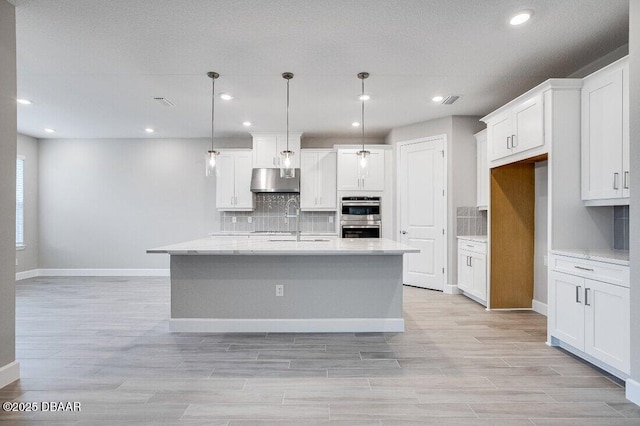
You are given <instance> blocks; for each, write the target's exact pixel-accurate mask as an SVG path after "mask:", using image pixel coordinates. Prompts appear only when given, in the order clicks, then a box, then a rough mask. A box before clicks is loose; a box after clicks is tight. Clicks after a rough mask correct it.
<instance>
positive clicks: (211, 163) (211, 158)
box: [205, 71, 220, 176]
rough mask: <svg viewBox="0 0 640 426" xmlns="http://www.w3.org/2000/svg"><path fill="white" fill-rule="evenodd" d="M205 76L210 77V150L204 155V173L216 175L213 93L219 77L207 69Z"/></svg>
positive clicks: (216, 153) (218, 152) (217, 152)
mask: <svg viewBox="0 0 640 426" xmlns="http://www.w3.org/2000/svg"><path fill="white" fill-rule="evenodd" d="M207 76H208V77H209V78H211V150H209V151H207V155H206V157H205V161H206V163H205V166H206V175H207V176H216V157H217V156H218V155H219V154H220V151H216V150H215V149H213V130H214V117H215V115H214V112H215V98H216V96H215V93H216V79H217V78H218V77H220V74H218V73H217V72H214V71H209V72H208V73H207Z"/></svg>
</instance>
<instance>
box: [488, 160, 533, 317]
mask: <svg viewBox="0 0 640 426" xmlns="http://www.w3.org/2000/svg"><path fill="white" fill-rule="evenodd" d="M490 205H491V208H490V212H491V284H490V285H491V293H490V307H491V309H514V308H531V302H532V299H533V259H534V238H535V232H534V231H535V229H534V226H535V169H534V164H533V162H528V163H515V164H509V165H506V166H502V167H497V168H494V169H491V200H490Z"/></svg>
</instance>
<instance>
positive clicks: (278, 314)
mask: <svg viewBox="0 0 640 426" xmlns="http://www.w3.org/2000/svg"><path fill="white" fill-rule="evenodd" d="M415 252H417V250H416V249H414V248H412V247H409V246H406V245H403V244H400V243H397V242H395V241H391V240H387V239H342V238H315V237H305V238H303V240H302V241H296V240H295V238H292V237H290V238H282V237H280V238H277V237H276V238H273V239H271V240H268V239H254V238H247V237H246V236H245V237H238V238H216V237H209V238H203V239H199V240H194V241H189V242H184V243H179V244H174V245H170V246H165V247H158V248H154V249H150V250H147V253H167V254H169V255H170V256H171V262H170V263H171V319H170V322H169V329H170V331H176V332H398V331H404V320H403V317H402V255H403V254H404V253H415Z"/></svg>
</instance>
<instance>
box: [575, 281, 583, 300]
mask: <svg viewBox="0 0 640 426" xmlns="http://www.w3.org/2000/svg"><path fill="white" fill-rule="evenodd" d="M581 288H582V286H580V285H579V286H577V287H576V303H582V302H581V301H580V289H581Z"/></svg>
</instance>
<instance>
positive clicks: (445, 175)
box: [393, 133, 457, 294]
mask: <svg viewBox="0 0 640 426" xmlns="http://www.w3.org/2000/svg"><path fill="white" fill-rule="evenodd" d="M438 141H441V142H442V149H443V150H444V163H443V165H442V174H443V176H442V180H443V181H442V187H443V189H444V194H445V196H444V202H443V207H442V209H443V211H442V217H443V220H444V222H443V223H442V227H443V228H444V241H443V242H444V247H443V250H442V253H443V257H444V258H443V260H442V266H443V267H444V274H443V275H444V277H443V280H442V290H443V292H444V293H447V294H457V293H448V292H447V290H448V289H447V287H448V286H450V284H448V283H447V280H448V277H449V215H448V212H449V201H450V198H449V141H448V139H447V134H446V133H442V134H440V135H434V136H427V137H422V138H417V139H409V140H406V141H400V142H397V143H396V144H395V145H393V153H394V155H395V158H396V167H395V172H396V176H395V182H396V187H395V188H394V189H395V192H396V194H395V199H396V209H395V216H396V217H395V222H396V231H397V232H398V233H399V232H400V228H401V226H400V225H401V221H402V212H401V211H400V206H401V202H402V200H401V197H400V192H401V191H400V179H399V177H398V175H399V173H400V169H401V166H402V164H401V159H400V148H401V147H402V146H406V145H412V144H416V143H422V142H438ZM393 239H394V240H395V241H400V237H399V235H398V234H396V235H395V236H394V238H393ZM403 278H404V277H403ZM424 288H427V287H424ZM451 291H453V290H452V289H451ZM456 291H457V286H456Z"/></svg>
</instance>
